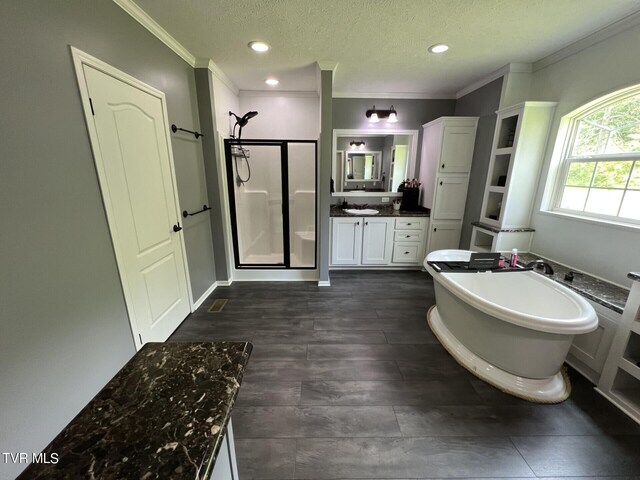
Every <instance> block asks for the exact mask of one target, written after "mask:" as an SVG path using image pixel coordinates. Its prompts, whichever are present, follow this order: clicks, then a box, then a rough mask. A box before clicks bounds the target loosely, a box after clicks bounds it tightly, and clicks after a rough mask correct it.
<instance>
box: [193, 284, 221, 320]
mask: <svg viewBox="0 0 640 480" xmlns="http://www.w3.org/2000/svg"><path fill="white" fill-rule="evenodd" d="M217 287H218V282H213V285H211V286H210V287H209V288H207V290H206V291H205V292H204V293H203V294H202V296H201V297H200V298H199V299H198V300H196V301H195V302H193V306H192V307H191V313H193V312H195V311H196V310H197V309H198V308H200V305H202V304H203V303H204V301H205V300H206V299H207V298H208V297H209V295H211V294H212V293H213V291H214V290H215V289H216V288H217Z"/></svg>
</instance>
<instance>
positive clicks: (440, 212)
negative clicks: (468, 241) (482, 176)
mask: <svg viewBox="0 0 640 480" xmlns="http://www.w3.org/2000/svg"><path fill="white" fill-rule="evenodd" d="M468 183H469V182H468V180H467V176H466V175H456V176H450V177H449V176H440V177H438V178H437V179H436V199H435V201H434V206H433V212H432V214H431V215H432V217H433V218H434V219H435V220H462V218H463V217H464V207H465V204H466V203H467V184H468Z"/></svg>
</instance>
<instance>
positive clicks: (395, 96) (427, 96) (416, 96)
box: [333, 91, 456, 100]
mask: <svg viewBox="0 0 640 480" xmlns="http://www.w3.org/2000/svg"><path fill="white" fill-rule="evenodd" d="M333 98H382V99H385V100H453V99H455V98H456V97H455V95H454V94H451V93H407V92H376V93H362V92H340V91H334V92H333Z"/></svg>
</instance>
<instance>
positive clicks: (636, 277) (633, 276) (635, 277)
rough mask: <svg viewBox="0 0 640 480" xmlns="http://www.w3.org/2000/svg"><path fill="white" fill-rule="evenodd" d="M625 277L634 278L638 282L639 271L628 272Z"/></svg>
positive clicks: (639, 277) (639, 280) (639, 278)
mask: <svg viewBox="0 0 640 480" xmlns="http://www.w3.org/2000/svg"><path fill="white" fill-rule="evenodd" d="M627 277H629V278H630V279H631V280H635V281H636V282H640V272H629V274H628V275H627Z"/></svg>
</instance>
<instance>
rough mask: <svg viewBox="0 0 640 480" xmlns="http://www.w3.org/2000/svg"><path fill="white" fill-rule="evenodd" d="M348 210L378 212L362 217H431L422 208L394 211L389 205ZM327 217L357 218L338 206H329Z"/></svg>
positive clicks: (360, 206)
mask: <svg viewBox="0 0 640 480" xmlns="http://www.w3.org/2000/svg"><path fill="white" fill-rule="evenodd" d="M349 208H355V209H363V208H373V209H375V210H378V211H379V212H380V213H376V214H375V215H362V216H364V217H429V216H430V215H431V211H430V210H429V209H428V208H422V207H421V209H420V210H394V209H393V207H392V206H391V205H352V206H350V207H349ZM329 216H330V217H357V216H358V215H356V214H353V213H347V212H345V211H344V209H343V208H342V207H341V206H340V205H331V208H330V209H329Z"/></svg>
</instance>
